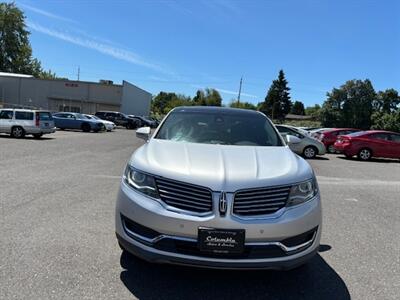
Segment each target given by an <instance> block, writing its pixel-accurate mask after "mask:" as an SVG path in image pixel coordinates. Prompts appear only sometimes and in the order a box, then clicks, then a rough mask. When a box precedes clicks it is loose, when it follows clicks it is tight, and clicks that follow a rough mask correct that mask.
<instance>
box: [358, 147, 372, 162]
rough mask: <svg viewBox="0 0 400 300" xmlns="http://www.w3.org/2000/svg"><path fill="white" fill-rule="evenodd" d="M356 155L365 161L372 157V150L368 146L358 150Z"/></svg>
mask: <svg viewBox="0 0 400 300" xmlns="http://www.w3.org/2000/svg"><path fill="white" fill-rule="evenodd" d="M357 157H358V159H359V160H363V161H367V160H370V159H371V157H372V151H371V150H370V149H368V148H363V149H361V150H360V151H358V154H357Z"/></svg>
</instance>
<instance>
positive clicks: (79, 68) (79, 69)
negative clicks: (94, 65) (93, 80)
mask: <svg viewBox="0 0 400 300" xmlns="http://www.w3.org/2000/svg"><path fill="white" fill-rule="evenodd" d="M80 75H81V67H80V66H78V81H79V77H80Z"/></svg>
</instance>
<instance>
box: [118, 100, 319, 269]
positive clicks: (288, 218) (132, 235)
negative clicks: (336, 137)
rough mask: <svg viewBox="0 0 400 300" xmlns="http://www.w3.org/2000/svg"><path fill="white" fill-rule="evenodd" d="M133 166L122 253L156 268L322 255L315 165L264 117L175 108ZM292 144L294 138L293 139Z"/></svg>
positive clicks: (243, 264)
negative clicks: (162, 264) (125, 252)
mask: <svg viewBox="0 0 400 300" xmlns="http://www.w3.org/2000/svg"><path fill="white" fill-rule="evenodd" d="M136 134H137V136H138V137H141V138H144V139H145V140H146V141H147V143H146V144H144V145H143V146H142V147H140V148H139V149H137V150H136V151H135V152H134V153H133V155H132V157H131V159H130V161H129V162H128V165H127V166H126V169H125V172H124V175H123V179H122V182H121V185H120V190H119V193H118V198H117V204H116V215H115V221H116V234H117V238H118V241H119V244H120V246H121V248H122V249H124V250H126V251H128V252H130V253H133V254H134V255H136V256H138V257H140V258H143V259H145V260H147V261H150V262H158V263H174V264H186V265H191V266H202V267H213V268H246V269H253V268H270V269H291V268H294V267H297V266H299V265H301V264H303V263H305V262H306V261H307V260H309V259H310V258H311V257H313V256H314V255H315V254H316V252H317V251H318V247H319V241H320V236H321V222H322V215H321V201H320V194H319V190H318V185H317V181H316V178H315V175H314V172H313V170H312V168H311V167H310V165H309V164H308V163H307V162H306V161H305V160H304V159H303V158H301V157H299V156H298V155H296V154H294V153H293V152H292V151H291V150H290V149H289V147H288V146H287V145H286V144H285V141H284V140H283V139H282V137H281V136H280V135H279V133H278V131H277V130H276V128H275V127H274V126H273V124H272V123H271V121H270V120H269V119H268V118H267V117H266V116H265V115H263V114H262V113H259V112H255V111H250V110H241V109H231V108H219V107H180V108H175V109H174V110H172V111H171V112H170V113H169V114H168V115H167V117H166V118H165V119H164V121H163V122H162V123H161V124H160V126H159V127H158V129H157V130H156V131H155V132H154V134H153V136H152V137H150V128H149V127H143V128H140V129H138V130H137V131H136ZM289 141H290V139H289Z"/></svg>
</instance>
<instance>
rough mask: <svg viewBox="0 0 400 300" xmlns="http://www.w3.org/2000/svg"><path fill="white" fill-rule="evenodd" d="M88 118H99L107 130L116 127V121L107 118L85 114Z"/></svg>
mask: <svg viewBox="0 0 400 300" xmlns="http://www.w3.org/2000/svg"><path fill="white" fill-rule="evenodd" d="M84 116H85V117H86V118H88V119H89V120H97V121H100V122H101V123H103V124H104V126H105V128H106V130H107V131H112V130H114V129H115V127H116V125H115V124H114V122H111V121H107V120H102V119H100V118H99V117H96V116H94V115H86V114H85V115H84Z"/></svg>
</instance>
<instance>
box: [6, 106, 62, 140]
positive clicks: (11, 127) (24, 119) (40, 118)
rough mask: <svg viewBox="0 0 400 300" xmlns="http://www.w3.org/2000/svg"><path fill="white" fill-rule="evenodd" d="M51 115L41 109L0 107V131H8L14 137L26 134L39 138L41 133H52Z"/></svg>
mask: <svg viewBox="0 0 400 300" xmlns="http://www.w3.org/2000/svg"><path fill="white" fill-rule="evenodd" d="M55 131H56V129H55V127H54V121H53V117H52V116H51V113H50V112H48V111H43V110H30V109H11V108H4V109H0V133H8V134H10V135H11V136H13V137H15V138H22V137H24V136H25V135H27V134H31V135H33V136H34V137H35V138H40V137H41V136H42V135H43V134H49V133H54V132H55Z"/></svg>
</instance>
